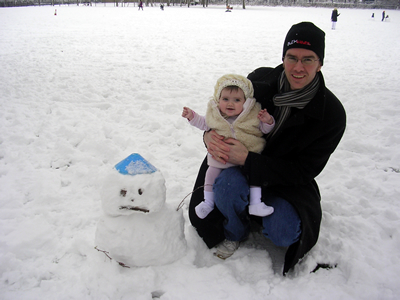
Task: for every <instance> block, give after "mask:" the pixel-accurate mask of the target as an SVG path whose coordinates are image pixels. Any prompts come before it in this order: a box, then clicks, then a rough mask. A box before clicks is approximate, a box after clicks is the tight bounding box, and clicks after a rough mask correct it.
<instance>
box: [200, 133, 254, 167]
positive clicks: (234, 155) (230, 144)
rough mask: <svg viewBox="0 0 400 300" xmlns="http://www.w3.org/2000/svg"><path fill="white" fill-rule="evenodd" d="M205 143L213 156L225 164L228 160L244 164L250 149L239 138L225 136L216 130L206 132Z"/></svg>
mask: <svg viewBox="0 0 400 300" xmlns="http://www.w3.org/2000/svg"><path fill="white" fill-rule="evenodd" d="M204 143H205V144H206V145H207V149H208V153H210V154H211V155H212V157H213V158H214V159H215V160H217V161H219V162H221V163H223V164H225V163H227V162H229V163H233V164H236V165H241V166H243V165H244V163H245V161H246V158H247V155H248V153H249V151H248V150H247V148H246V147H245V146H244V145H243V144H242V143H241V142H239V141H238V140H235V139H233V138H228V139H226V140H225V138H224V137H223V136H222V135H219V134H217V133H216V132H215V131H214V130H212V131H209V132H206V133H205V134H204Z"/></svg>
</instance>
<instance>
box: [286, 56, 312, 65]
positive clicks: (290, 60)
mask: <svg viewBox="0 0 400 300" xmlns="http://www.w3.org/2000/svg"><path fill="white" fill-rule="evenodd" d="M284 59H285V60H286V62H288V63H289V64H291V65H295V64H297V62H298V61H299V60H300V61H301V63H302V64H303V65H305V66H309V65H312V64H313V63H314V62H315V61H318V60H319V59H314V58H312V57H305V58H302V59H298V58H297V57H296V56H291V55H286V56H285V57H284Z"/></svg>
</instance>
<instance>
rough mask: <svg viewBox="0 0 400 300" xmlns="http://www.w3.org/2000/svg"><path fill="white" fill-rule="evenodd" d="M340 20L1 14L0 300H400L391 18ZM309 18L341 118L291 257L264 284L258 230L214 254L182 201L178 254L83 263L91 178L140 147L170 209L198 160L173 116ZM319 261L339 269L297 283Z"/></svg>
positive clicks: (357, 14) (395, 43) (37, 11)
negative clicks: (310, 222) (314, 221)
mask: <svg viewBox="0 0 400 300" xmlns="http://www.w3.org/2000/svg"><path fill="white" fill-rule="evenodd" d="M55 9H57V15H56V16H55V15H54V11H55ZM339 12H340V13H341V15H340V17H339V20H338V23H337V28H336V30H335V31H333V30H331V23H330V15H331V9H324V8H283V7H250V6H247V9H246V10H242V9H240V7H235V8H234V9H233V11H232V12H231V13H225V9H224V7H222V6H210V7H208V8H206V9H204V8H202V7H191V8H187V7H165V10H164V11H161V10H160V9H159V8H158V7H145V8H144V11H138V10H137V7H132V6H129V7H113V6H107V7H105V6H104V5H97V6H92V7H83V6H79V7H77V6H56V7H49V6H47V7H20V8H2V9H0V232H1V235H0V272H1V275H0V278H1V281H0V298H1V299H96V300H97V299H135V300H136V299H138V300H141V299H143V300H146V299H152V298H160V299H164V300H167V299H169V300H180V299H185V300H187V299H190V300H196V299H201V300H203V299H207V300H208V299H218V300H219V299H252V300H261V299H396V298H398V296H399V295H400V285H399V275H398V274H399V268H400V233H399V231H400V201H399V200H400V199H399V198H400V196H399V193H400V188H399V187H400V147H399V144H400V119H399V115H400V100H399V93H400V87H399V82H400V72H399V68H400V58H399V54H398V51H399V49H400V11H388V10H387V11H386V13H387V14H389V17H390V19H389V20H388V21H386V22H381V19H380V18H381V11H380V10H379V11H378V10H375V11H374V10H358V9H339ZM373 12H374V13H375V16H376V19H375V20H373V19H372V18H371V14H372V13H373ZM306 20H307V21H312V22H314V23H315V24H316V25H318V26H319V27H320V28H322V29H323V30H324V31H325V32H326V55H325V65H324V66H323V68H322V72H323V74H324V76H325V80H326V83H327V86H328V87H329V88H330V89H331V90H332V91H333V92H334V93H335V94H336V96H337V97H338V98H339V99H340V100H341V101H342V103H343V105H344V106H345V108H346V110H347V116H348V126H347V130H346V133H345V135H344V137H343V140H342V142H341V143H340V145H339V147H338V149H337V151H336V152H335V153H334V154H333V155H332V157H331V160H330V161H329V163H328V165H327V167H326V168H325V170H324V171H323V173H322V174H321V175H320V176H319V177H318V178H317V180H318V182H319V185H320V189H321V193H322V207H323V211H324V212H323V220H322V228H321V234H320V239H319V241H318V243H317V245H316V246H315V247H314V248H313V250H312V251H311V252H310V253H309V255H308V256H307V257H306V259H305V260H303V262H302V263H301V264H299V265H298V266H297V267H296V269H295V270H294V272H293V273H291V274H290V275H289V276H287V277H282V276H281V275H279V274H275V273H274V272H273V270H272V260H271V256H270V254H269V252H268V251H267V250H266V249H265V248H266V247H265V241H263V240H262V239H260V237H257V236H255V237H252V238H251V239H250V241H249V242H247V244H244V245H243V246H242V247H241V248H240V249H239V250H238V251H237V252H236V253H235V254H234V255H233V256H232V257H231V258H230V259H228V260H226V261H222V260H219V259H217V258H215V257H214V256H213V254H212V253H213V251H212V250H209V249H207V248H206V246H205V245H204V243H203V242H202V240H201V239H200V238H199V237H198V236H197V234H196V232H195V230H194V229H193V227H192V226H191V225H190V223H189V221H188V217H187V205H188V201H189V198H186V200H185V204H184V205H183V208H182V210H183V215H184V218H185V237H186V240H187V244H188V248H187V252H186V254H185V255H184V256H182V258H181V259H179V260H177V261H175V262H173V263H171V264H168V265H163V266H151V267H140V268H135V267H132V268H122V267H121V266H119V265H118V264H117V263H116V262H115V261H114V260H113V261H110V260H109V259H108V258H107V257H106V256H105V255H104V253H101V252H99V251H96V250H95V249H94V247H95V246H96V245H95V242H94V236H95V231H96V226H97V222H98V220H99V218H100V217H101V216H102V214H103V211H102V207H101V201H100V190H101V188H102V185H103V177H104V174H105V173H107V172H109V170H110V169H111V168H112V167H113V166H114V165H115V164H116V163H118V162H119V161H121V160H122V159H124V158H125V157H127V156H128V155H129V154H131V153H140V154H141V155H142V156H143V157H145V158H146V159H147V160H148V161H150V162H151V163H152V164H153V165H154V166H155V167H157V168H158V169H159V170H161V172H162V173H163V175H164V177H165V180H166V187H167V191H166V199H167V200H166V201H167V203H168V204H169V205H172V206H178V205H179V203H180V202H181V201H182V200H183V199H184V198H185V197H186V195H188V194H189V193H190V192H191V189H192V187H193V184H194V180H195V178H196V175H197V171H198V167H199V166H200V163H201V161H202V160H203V158H204V156H205V154H206V150H205V148H204V145H203V142H202V133H201V132H200V131H199V130H197V129H196V128H193V127H191V126H190V125H189V124H188V123H187V121H186V120H185V119H183V118H182V117H181V111H182V107H183V106H185V105H187V106H190V107H191V108H193V109H194V110H196V111H198V112H199V113H205V109H206V103H207V101H208V99H209V97H210V96H211V95H212V92H213V87H214V84H215V81H216V80H217V78H218V77H220V76H221V75H223V74H225V73H238V74H242V75H247V74H248V73H249V72H251V71H252V70H253V69H255V68H257V67H260V66H276V65H278V64H280V63H281V53H282V46H283V40H284V37H285V35H286V33H287V31H288V30H289V28H290V26H291V25H292V24H294V23H298V22H300V21H306ZM148 238H149V239H152V236H148ZM317 263H327V264H331V265H337V267H336V268H334V269H330V270H325V269H320V270H319V271H317V272H316V273H310V272H311V271H312V270H313V269H314V268H315V266H316V264H317Z"/></svg>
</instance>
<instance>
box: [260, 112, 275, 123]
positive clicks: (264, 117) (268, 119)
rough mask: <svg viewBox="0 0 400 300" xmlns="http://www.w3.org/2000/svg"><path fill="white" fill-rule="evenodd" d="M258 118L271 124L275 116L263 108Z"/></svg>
mask: <svg viewBox="0 0 400 300" xmlns="http://www.w3.org/2000/svg"><path fill="white" fill-rule="evenodd" d="M257 118H258V119H259V120H260V121H261V122H263V123H267V124H269V125H271V124H273V123H274V118H273V117H272V116H271V115H270V114H269V113H268V112H267V110H266V109H262V110H260V112H259V113H258V115H257Z"/></svg>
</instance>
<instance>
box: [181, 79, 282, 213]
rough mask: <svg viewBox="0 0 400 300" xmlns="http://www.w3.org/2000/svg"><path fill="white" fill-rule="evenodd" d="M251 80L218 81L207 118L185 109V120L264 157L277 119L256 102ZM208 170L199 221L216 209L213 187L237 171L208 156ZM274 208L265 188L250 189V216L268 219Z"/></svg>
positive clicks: (231, 165) (199, 207) (227, 164)
mask: <svg viewBox="0 0 400 300" xmlns="http://www.w3.org/2000/svg"><path fill="white" fill-rule="evenodd" d="M253 94H254V90H253V85H252V83H251V81H250V80H248V79H247V78H246V77H243V76H241V75H235V74H227V75H224V76H222V77H221V78H219V79H218V81H217V84H216V85H215V88H214V96H213V97H212V98H211V99H210V101H209V102H208V106H207V113H206V116H205V117H203V116H200V115H198V114H197V113H195V112H194V111H193V110H191V109H190V108H188V107H184V108H183V112H182V117H184V118H187V119H188V120H189V123H190V125H193V126H195V127H197V128H199V129H200V130H206V131H208V130H210V129H212V130H215V131H216V132H217V133H218V134H219V135H222V136H224V137H225V138H229V137H232V138H235V139H237V140H239V141H240V142H241V143H242V144H243V145H245V146H246V148H247V149H248V150H249V151H252V152H257V153H261V151H262V150H263V149H264V146H265V143H266V141H265V139H264V138H263V134H266V133H269V132H270V131H271V130H272V129H273V128H274V126H275V120H274V118H273V117H272V116H271V115H270V114H269V113H268V112H267V110H266V109H261V105H260V104H259V103H258V102H256V99H254V98H253ZM207 162H208V169H207V172H206V177H205V183H204V201H202V202H201V203H200V204H199V205H197V206H196V208H195V211H196V214H197V216H198V217H199V218H201V219H204V218H205V217H206V216H207V215H208V214H209V213H210V212H211V211H212V210H213V209H214V192H213V184H214V182H215V179H216V178H217V177H218V175H219V174H220V173H221V171H222V169H226V168H229V167H234V166H235V165H234V164H231V163H226V164H223V163H220V162H218V161H217V160H215V159H213V158H212V156H211V155H210V154H208V155H207ZM273 212H274V208H273V207H271V206H267V205H266V204H265V203H264V202H262V201H261V187H256V186H250V204H249V213H250V214H251V215H255V216H260V217H265V216H268V215H270V214H272V213H273Z"/></svg>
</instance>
